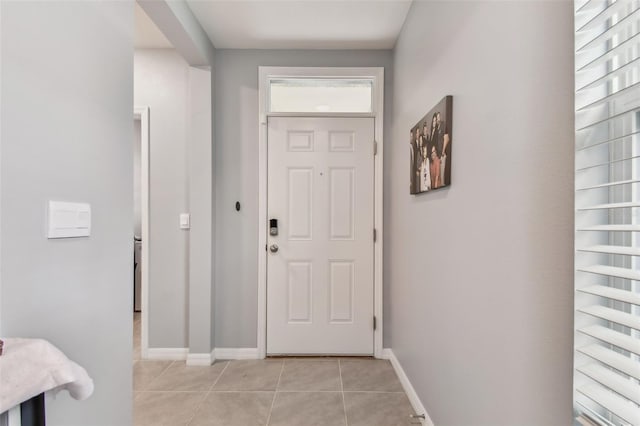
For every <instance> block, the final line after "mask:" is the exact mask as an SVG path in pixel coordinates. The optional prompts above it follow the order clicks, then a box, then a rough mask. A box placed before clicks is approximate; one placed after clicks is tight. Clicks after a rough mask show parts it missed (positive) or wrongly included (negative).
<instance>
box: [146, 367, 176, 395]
mask: <svg viewBox="0 0 640 426" xmlns="http://www.w3.org/2000/svg"><path fill="white" fill-rule="evenodd" d="M151 361H153V360H151ZM175 363H176V361H171V362H170V363H169V365H167V366H166V367H165V368H164V369H163V370H162V371H161V372H160V374H158V375H157V376H156V377H154V378H153V379H152V380H151V381H150V382H149V383H148V384H147V386H145V388H147V389H148V388H149V387H151V385H152V384H153V383H154V382H155V381H156V380H158V379H159V378H160V377H161V376H162V375H163V374H164V373H166V372H167V370H169V368H170V367H171V366H172V365H173V364H175ZM147 389H143V390H140V391H139V392H141V391H147Z"/></svg>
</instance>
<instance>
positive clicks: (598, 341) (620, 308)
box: [574, 0, 640, 426]
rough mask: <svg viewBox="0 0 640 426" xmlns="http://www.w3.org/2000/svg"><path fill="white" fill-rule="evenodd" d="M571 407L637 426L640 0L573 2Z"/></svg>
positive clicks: (596, 419) (600, 420)
mask: <svg viewBox="0 0 640 426" xmlns="http://www.w3.org/2000/svg"><path fill="white" fill-rule="evenodd" d="M575 49H576V50H575V67H576V75H575V88H576V93H575V108H576V115H575V119H576V120H575V121H576V153H575V154H576V155H575V167H576V169H575V188H576V191H575V225H576V232H575V249H576V252H575V352H574V409H575V411H576V415H577V416H582V417H583V418H588V419H590V420H591V422H593V423H595V424H601V425H608V426H611V425H615V426H620V425H633V426H640V283H639V282H640V217H639V215H640V0H617V1H611V0H577V1H576V2H575Z"/></svg>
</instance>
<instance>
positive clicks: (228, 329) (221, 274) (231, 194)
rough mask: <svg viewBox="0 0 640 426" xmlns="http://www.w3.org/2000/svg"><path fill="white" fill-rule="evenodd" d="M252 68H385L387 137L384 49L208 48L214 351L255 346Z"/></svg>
mask: <svg viewBox="0 0 640 426" xmlns="http://www.w3.org/2000/svg"><path fill="white" fill-rule="evenodd" d="M258 66H325V67H327V66H336V67H337V66H343V67H349V66H354V67H367V66H371V67H379V66H381V67H385V85H386V92H385V101H386V102H385V117H386V123H385V140H386V141H390V137H389V136H390V135H391V133H390V129H391V113H392V111H391V96H392V90H391V82H392V78H393V76H392V69H391V52H390V51H322V50H314V51H282V50H261V51H257V50H216V67H215V70H214V84H215V93H216V96H215V99H214V103H215V107H214V110H215V126H214V128H215V137H214V140H215V160H214V182H215V190H216V192H217V193H216V259H215V260H216V261H215V282H216V285H215V300H216V302H215V307H214V316H215V320H214V325H215V346H216V347H248V348H255V347H256V345H257V343H256V339H257V334H256V333H257V330H256V322H257V317H256V312H257V294H258V287H257V284H258V271H257V267H258ZM389 143H390V142H389ZM385 152H386V151H385ZM236 201H240V203H241V204H242V210H241V211H240V212H236V211H235V208H234V206H235V202H236ZM385 338H386V336H385Z"/></svg>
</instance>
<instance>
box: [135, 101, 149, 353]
mask: <svg viewBox="0 0 640 426" xmlns="http://www.w3.org/2000/svg"><path fill="white" fill-rule="evenodd" d="M133 119H134V120H140V162H141V164H140V201H141V204H142V206H141V209H140V216H141V218H140V219H141V220H140V228H141V230H140V232H141V234H142V235H141V238H142V253H140V257H141V258H142V259H141V262H140V263H141V265H140V267H141V268H142V271H141V276H142V285H141V289H140V292H141V293H142V300H141V301H140V302H141V303H140V309H142V317H141V319H140V329H141V330H140V340H141V341H140V358H142V359H145V358H148V357H149V162H150V161H149V151H150V135H149V129H150V127H149V107H146V106H134V107H133Z"/></svg>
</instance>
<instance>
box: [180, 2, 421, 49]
mask: <svg viewBox="0 0 640 426" xmlns="http://www.w3.org/2000/svg"><path fill="white" fill-rule="evenodd" d="M187 3H188V5H189V7H190V8H191V10H192V11H193V13H194V15H195V16H196V18H197V19H198V21H199V22H200V25H202V27H203V28H204V30H205V31H206V32H207V34H208V35H209V38H210V39H211V41H212V43H213V45H214V46H215V47H216V48H219V49H220V48H222V49H224V48H227V49H391V48H393V47H394V45H395V42H396V39H397V38H398V34H399V33H400V30H401V28H402V25H403V23H404V20H405V18H406V16H407V13H408V11H409V7H410V5H411V0H284V1H283V0H250V1H248V0H187Z"/></svg>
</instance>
